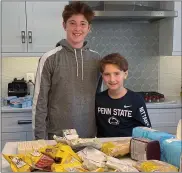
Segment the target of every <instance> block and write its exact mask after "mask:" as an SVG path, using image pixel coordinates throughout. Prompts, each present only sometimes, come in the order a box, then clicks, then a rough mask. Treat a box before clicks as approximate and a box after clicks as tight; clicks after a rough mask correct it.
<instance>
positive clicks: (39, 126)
mask: <svg viewBox="0 0 182 173" xmlns="http://www.w3.org/2000/svg"><path fill="white" fill-rule="evenodd" d="M45 59H46V58H45V57H44V56H43V57H42V58H41V59H40V60H39V64H38V69H37V73H36V83H35V90H34V98H33V105H32V127H33V130H34V137H35V139H46V136H47V134H46V117H47V112H48V94H49V90H50V86H51V73H50V71H51V70H50V67H49V64H48V61H46V60H45Z"/></svg>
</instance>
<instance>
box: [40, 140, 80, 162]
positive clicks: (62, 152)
mask: <svg viewBox="0 0 182 173" xmlns="http://www.w3.org/2000/svg"><path fill="white" fill-rule="evenodd" d="M39 151H40V152H41V153H43V154H45V155H48V156H50V157H51V158H53V159H54V160H55V161H56V163H63V162H64V161H65V160H66V158H68V157H73V158H75V159H77V160H78V161H81V160H80V158H79V157H78V155H77V154H76V153H75V152H74V151H73V150H72V149H71V147H70V146H68V145H65V144H62V143H58V144H56V145H55V146H51V145H50V146H46V147H44V148H41V149H39Z"/></svg>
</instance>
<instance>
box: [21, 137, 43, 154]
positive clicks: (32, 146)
mask: <svg viewBox="0 0 182 173" xmlns="http://www.w3.org/2000/svg"><path fill="white" fill-rule="evenodd" d="M45 146H47V143H46V141H45V140H37V141H21V142H18V154H27V153H29V152H32V151H34V150H39V149H40V148H42V147H45Z"/></svg>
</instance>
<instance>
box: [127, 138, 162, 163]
mask: <svg viewBox="0 0 182 173" xmlns="http://www.w3.org/2000/svg"><path fill="white" fill-rule="evenodd" d="M154 151H155V152H154ZM130 153H131V158H132V159H134V160H138V161H139V160H160V145H159V141H156V140H150V139H145V138H132V139H131V144H130Z"/></svg>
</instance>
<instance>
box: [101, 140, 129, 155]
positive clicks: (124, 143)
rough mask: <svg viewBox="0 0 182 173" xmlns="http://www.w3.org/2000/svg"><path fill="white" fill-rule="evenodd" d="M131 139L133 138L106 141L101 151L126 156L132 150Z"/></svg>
mask: <svg viewBox="0 0 182 173" xmlns="http://www.w3.org/2000/svg"><path fill="white" fill-rule="evenodd" d="M130 141H131V139H126V140H121V141H113V142H104V143H103V144H102V148H101V151H102V152H103V153H105V154H107V155H109V156H113V157H118V156H124V155H126V154H128V153H129V152H130Z"/></svg>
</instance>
